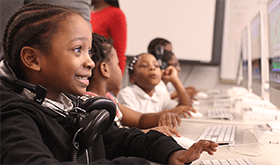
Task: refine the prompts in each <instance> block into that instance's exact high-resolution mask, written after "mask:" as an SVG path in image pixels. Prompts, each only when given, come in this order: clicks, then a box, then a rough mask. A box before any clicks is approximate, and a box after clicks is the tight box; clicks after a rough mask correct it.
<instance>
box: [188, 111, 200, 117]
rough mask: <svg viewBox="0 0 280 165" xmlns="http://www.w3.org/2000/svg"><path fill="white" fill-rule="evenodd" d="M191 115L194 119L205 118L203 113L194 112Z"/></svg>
mask: <svg viewBox="0 0 280 165" xmlns="http://www.w3.org/2000/svg"><path fill="white" fill-rule="evenodd" d="M190 113H191V115H192V117H193V118H202V117H203V114H202V113H201V112H196V113H194V112H192V111H190Z"/></svg>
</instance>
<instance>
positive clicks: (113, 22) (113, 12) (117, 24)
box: [90, 0, 127, 74]
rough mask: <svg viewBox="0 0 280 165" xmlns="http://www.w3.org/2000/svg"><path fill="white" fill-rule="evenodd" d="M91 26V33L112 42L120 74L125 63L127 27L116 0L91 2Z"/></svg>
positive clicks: (94, 0) (93, 0)
mask: <svg viewBox="0 0 280 165" xmlns="http://www.w3.org/2000/svg"><path fill="white" fill-rule="evenodd" d="M91 5H92V7H93V8H92V10H91V20H90V23H91V26H92V32H93V33H97V34H100V35H103V36H105V37H106V38H107V39H112V40H113V46H114V48H115V49H116V51H117V55H118V58H119V66H120V68H121V70H122V74H123V73H124V70H125V63H126V56H125V50H126V41H127V25H126V18H125V15H124V13H123V12H122V10H121V9H120V8H119V2H118V0H92V3H91Z"/></svg>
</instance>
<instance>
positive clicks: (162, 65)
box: [155, 45, 168, 69]
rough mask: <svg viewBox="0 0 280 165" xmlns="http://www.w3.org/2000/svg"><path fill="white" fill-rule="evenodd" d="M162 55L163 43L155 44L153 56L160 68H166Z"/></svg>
mask: <svg viewBox="0 0 280 165" xmlns="http://www.w3.org/2000/svg"><path fill="white" fill-rule="evenodd" d="M163 55H164V46H163V45H156V46H155V57H156V59H157V60H158V63H159V66H160V68H161V69H166V68H167V67H168V64H167V63H166V62H165V61H163V60H162V59H163Z"/></svg>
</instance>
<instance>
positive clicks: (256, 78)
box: [250, 12, 262, 97]
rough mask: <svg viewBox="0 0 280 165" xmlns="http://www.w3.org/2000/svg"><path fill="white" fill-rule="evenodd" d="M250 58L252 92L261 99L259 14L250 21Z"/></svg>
mask: <svg viewBox="0 0 280 165" xmlns="http://www.w3.org/2000/svg"><path fill="white" fill-rule="evenodd" d="M250 31H251V56H252V61H251V64H252V70H251V73H252V92H253V93H255V94H256V95H258V96H260V97H262V83H261V82H262V70H261V69H262V68H261V60H262V58H261V57H262V53H261V52H262V46H261V42H262V41H261V40H262V38H261V37H262V36H261V14H260V12H258V13H257V15H255V17H254V18H253V19H252V20H251V26H250Z"/></svg>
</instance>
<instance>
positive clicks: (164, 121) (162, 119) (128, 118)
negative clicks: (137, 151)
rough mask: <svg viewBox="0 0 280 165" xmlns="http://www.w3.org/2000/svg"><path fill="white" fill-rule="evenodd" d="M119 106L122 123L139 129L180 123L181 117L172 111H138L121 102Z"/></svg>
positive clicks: (173, 125)
mask: <svg viewBox="0 0 280 165" xmlns="http://www.w3.org/2000/svg"><path fill="white" fill-rule="evenodd" d="M119 108H120V110H121V112H122V114H123V118H122V121H121V122H122V125H125V126H128V127H137V128H140V129H146V128H152V127H157V126H170V127H176V126H177V125H180V124H181V118H180V117H179V116H178V114H172V113H165V112H159V113H146V114H145V113H144V114H143V113H140V112H137V111H135V110H133V109H130V108H128V107H126V106H124V105H122V104H121V103H119Z"/></svg>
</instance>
